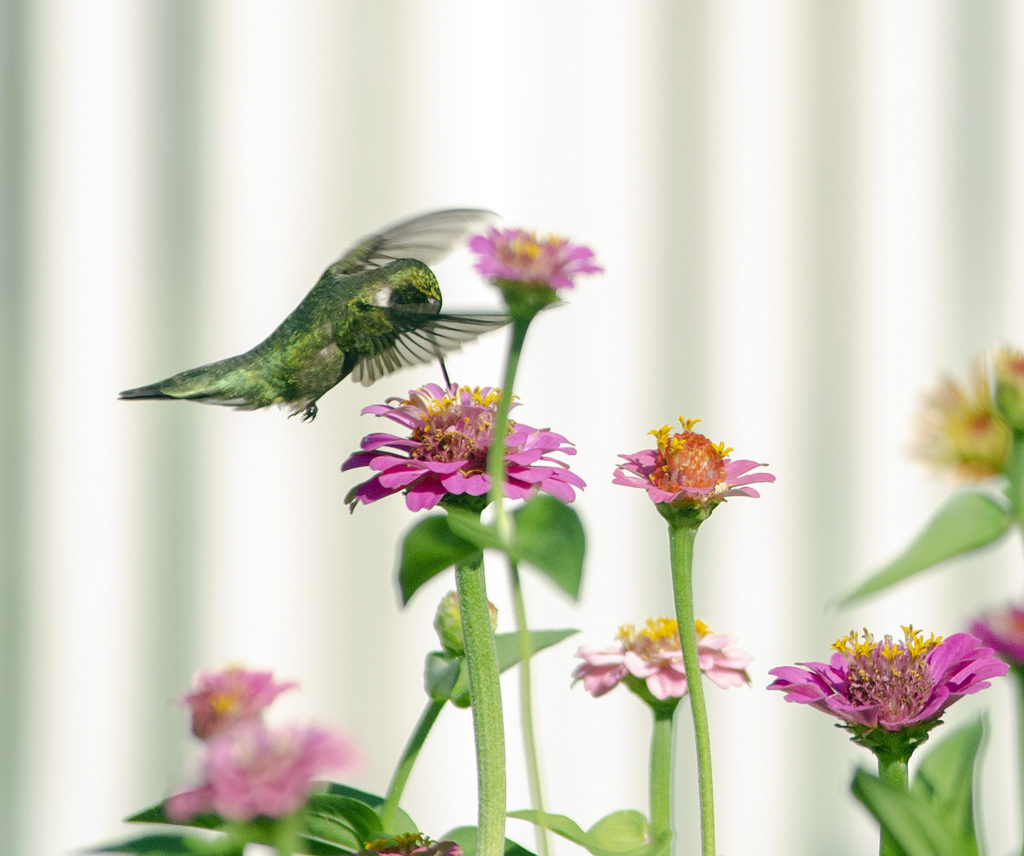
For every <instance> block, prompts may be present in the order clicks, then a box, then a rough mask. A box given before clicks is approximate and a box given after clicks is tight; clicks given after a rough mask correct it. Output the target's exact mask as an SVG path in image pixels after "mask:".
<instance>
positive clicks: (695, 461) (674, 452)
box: [612, 417, 775, 506]
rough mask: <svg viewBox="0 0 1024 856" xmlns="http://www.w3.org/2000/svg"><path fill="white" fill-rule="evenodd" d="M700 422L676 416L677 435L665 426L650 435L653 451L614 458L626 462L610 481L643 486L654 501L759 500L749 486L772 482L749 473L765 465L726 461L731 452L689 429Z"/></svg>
mask: <svg viewBox="0 0 1024 856" xmlns="http://www.w3.org/2000/svg"><path fill="white" fill-rule="evenodd" d="M699 421H700V420H699V419H683V418H682V417H679V422H680V424H681V425H682V428H683V430H682V431H681V432H675V433H673V432H672V429H671V428H670V427H669V426H668V425H663V426H662V427H661V428H659V429H658V430H656V431H651V432H649V433H651V434H653V435H654V437H655V440H656V447H655V448H653V449H644V450H642V451H640V452H634V453H633V454H632V455H619V457H620V458H623V459H624V460H625V461H626V463H624V464H619V465H618V466H617V467H616V469H615V474H614V476H613V478H612V481H613V483H615V484H621V485H626V486H627V487H639V488H643V489H644V490H646V491H647V493H648V495H649V496H650V498H651V499H652V500H653V501H654V502H657V503H672V504H673V505H685V506H708V505H712V504H717V503H718V502H721V501H722V500H724V499H726V498H727V497H730V496H750V497H757V496H760V494H759V493H758V492H757V491H756V490H755V489H754V488H752V487H750V485H751V484H754V483H757V482H773V481H775V476H773V475H772V474H771V473H751V472H750V471H751V470H753V469H754V468H756V467H763V466H766V464H759V463H757V462H756V461H734V460H732V459H731V458H729V457H728V455H729V452H731V451H732V449H727V448H726V447H725V445H724V444H723V443H712V442H711V441H710V440H709V439H708V438H707V437H705V436H704V435H703V434H698V433H697V432H696V431H694V430H693V426H694V425H695V424H696V423H697V422H699Z"/></svg>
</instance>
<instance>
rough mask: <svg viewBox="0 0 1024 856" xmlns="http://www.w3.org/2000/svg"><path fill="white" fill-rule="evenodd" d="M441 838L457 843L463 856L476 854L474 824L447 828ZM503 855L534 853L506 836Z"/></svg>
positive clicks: (519, 855) (532, 855)
mask: <svg viewBox="0 0 1024 856" xmlns="http://www.w3.org/2000/svg"><path fill="white" fill-rule="evenodd" d="M441 838H442V839H447V840H449V841H454V842H455V843H456V844H458V845H459V847H461V848H462V854H463V856H476V827H475V826H458V827H456V828H455V829H450V830H448V832H447V833H445V834H444V835H442V836H441ZM505 856H534V853H533V852H532V851H530V850H527V849H526V848H525V847H523V846H522V845H521V844H517V843H516V842H515V841H513V840H512V839H511V838H506V839H505Z"/></svg>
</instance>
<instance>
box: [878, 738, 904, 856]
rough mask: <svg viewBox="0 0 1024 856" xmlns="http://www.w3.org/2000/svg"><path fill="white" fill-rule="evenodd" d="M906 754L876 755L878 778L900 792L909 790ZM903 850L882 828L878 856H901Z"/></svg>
mask: <svg viewBox="0 0 1024 856" xmlns="http://www.w3.org/2000/svg"><path fill="white" fill-rule="evenodd" d="M907 761H908V754H907V753H899V754H893V755H888V754H885V753H879V754H878V778H879V779H881V780H882V781H883V782H887V783H888V784H890V785H892V786H893V787H895V788H899V789H900V790H901V791H908V790H910V776H909V774H908V773H907ZM903 852H904V851H903V848H902V847H900V845H899V843H898V842H897V841H896V839H895V838H893V837H892V834H891V833H890V832H889V831H888V830H886V828H885V827H884V826H883V827H882V828H881V832H880V833H879V836H878V856H902V854H903Z"/></svg>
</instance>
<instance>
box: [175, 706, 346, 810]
mask: <svg viewBox="0 0 1024 856" xmlns="http://www.w3.org/2000/svg"><path fill="white" fill-rule="evenodd" d="M205 745H206V756H205V759H204V764H203V769H204V773H205V781H204V783H203V784H202V785H201V786H200V787H198V788H196V789H195V790H191V791H186V792H185V793H181V794H177V795H176V796H173V797H171V798H169V799H168V800H167V802H166V803H165V805H164V810H165V812H166V814H167V817H168V818H169V819H171V820H174V821H185V820H189V819H190V818H193V817H195V816H196V815H197V814H202V813H203V812H209V811H214V812H216V813H217V814H219V815H220V816H221V817H223V818H225V819H226V820H236V821H245V820H252V819H253V818H254V817H257V816H261V815H262V816H265V817H275V818H277V817H285V816H286V815H289V814H292V813H293V812H296V811H298V810H299V809H300V808H301V807H302V806H303V805H304V804H305V802H306V799H307V797H308V796H309V794H310V791H311V790H312V787H313V781H314V779H315V778H316V777H317V776H319V775H321V774H323V773H325V772H327V771H329V770H340V769H343V768H345V767H349V766H351V764H352V762H353V759H354V753H353V751H352V749H351V748H350V747H349V745H348V743H347V742H346V741H345V740H344V739H343V738H341V737H340V736H338V735H337V734H334V733H333V732H330V731H325V730H323V729H320V728H299V727H291V728H280V729H274V730H271V729H269V728H267V726H266V725H264V724H263V723H262V722H258V721H248V722H242V723H239V724H238V725H236V726H235V727H234V728H232V729H230V730H228V731H223V732H221V733H220V734H216V735H214V736H213V737H211V738H210V739H209V740H207V741H206V744H205Z"/></svg>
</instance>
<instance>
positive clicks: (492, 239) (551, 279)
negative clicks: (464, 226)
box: [469, 227, 604, 291]
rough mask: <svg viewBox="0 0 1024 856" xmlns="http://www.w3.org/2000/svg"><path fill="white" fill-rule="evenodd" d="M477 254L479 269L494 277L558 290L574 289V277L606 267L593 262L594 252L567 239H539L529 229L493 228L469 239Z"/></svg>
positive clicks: (481, 272)
mask: <svg viewBox="0 0 1024 856" xmlns="http://www.w3.org/2000/svg"><path fill="white" fill-rule="evenodd" d="M469 248H470V249H471V250H472V251H473V252H474V253H476V254H477V262H476V265H475V267H476V270H477V271H478V272H479V273H480V274H482V275H483V276H485V277H487V278H488V279H492V280H505V281H509V282H521V283H529V284H534V285H546V286H549V287H551V288H553V289H555V290H556V291H557V290H559V289H561V288H572V286H573V278H574V277H576V276H579V275H580V274H584V273H600V272H601V271H603V270H604V269H603V268H602V267H601V266H600V265H598V264H596V263H595V262H594V261H593V258H594V251H593V250H591V249H590V247H585V246H583V245H582V244H572V243H570V242H569V241H567V240H566V239H565V238H559V237H556V236H554V235H548V236H547V237H544V238H538V237H537V234H536V233H535V232H528V231H526V230H525V229H497V228H493V227H492V228H491V229H490V230H489V231H488V232H486V233H485V234H483V235H474V236H473V237H472V238H470V239H469Z"/></svg>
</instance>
